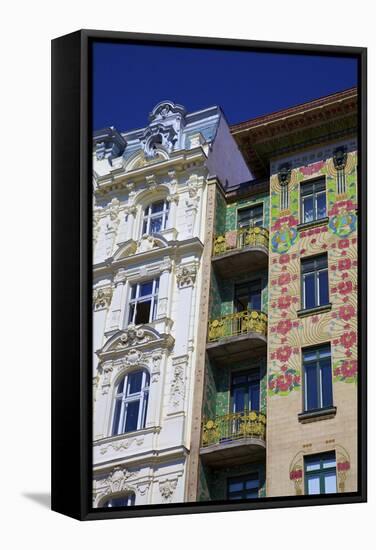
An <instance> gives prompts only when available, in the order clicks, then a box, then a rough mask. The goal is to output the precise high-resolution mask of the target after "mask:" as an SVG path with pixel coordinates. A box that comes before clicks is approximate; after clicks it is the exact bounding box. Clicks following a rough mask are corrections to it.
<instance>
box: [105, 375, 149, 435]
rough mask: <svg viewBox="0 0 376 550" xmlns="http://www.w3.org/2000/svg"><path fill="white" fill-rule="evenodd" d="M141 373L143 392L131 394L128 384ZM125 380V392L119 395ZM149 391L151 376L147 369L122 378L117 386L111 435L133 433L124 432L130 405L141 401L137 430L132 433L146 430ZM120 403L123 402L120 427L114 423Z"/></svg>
mask: <svg viewBox="0 0 376 550" xmlns="http://www.w3.org/2000/svg"><path fill="white" fill-rule="evenodd" d="M139 372H142V379H141V390H140V391H139V392H136V393H132V394H129V384H128V382H129V378H130V377H131V376H132V375H134V374H136V373H139ZM123 380H124V385H123V391H122V392H120V393H119V386H120V384H121V383H122V381H123ZM149 391H150V375H149V373H148V372H147V370H145V369H138V370H134V371H131V372H129V373H127V374H125V376H123V377H122V378H120V380H119V381H118V383H117V385H116V390H115V396H114V406H113V410H112V415H111V419H112V427H111V434H112V435H113V436H116V435H120V434H124V433H132V432H131V431H129V432H126V431H124V429H125V423H126V419H127V408H128V404H129V403H133V402H135V401H139V402H140V406H139V409H138V417H137V428H136V430H132V431H137V430H142V429H143V428H145V425H146V417H147V412H148V411H147V410H148V401H149ZM118 401H121V406H120V414H119V421H118V425H117V426H115V425H114V422H115V414H116V404H117V402H118Z"/></svg>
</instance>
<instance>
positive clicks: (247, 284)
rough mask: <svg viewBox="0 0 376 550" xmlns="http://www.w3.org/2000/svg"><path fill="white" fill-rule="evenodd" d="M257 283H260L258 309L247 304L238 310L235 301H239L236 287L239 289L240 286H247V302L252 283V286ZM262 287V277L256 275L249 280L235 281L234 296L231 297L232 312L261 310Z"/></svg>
mask: <svg viewBox="0 0 376 550" xmlns="http://www.w3.org/2000/svg"><path fill="white" fill-rule="evenodd" d="M257 283H260V309H249V307H248V306H247V308H246V309H242V310H238V309H237V301H239V300H238V298H237V296H236V292H237V289H239V288H240V287H247V288H248V303H249V297H250V295H251V292H250V289H251V287H252V285H254V287H256V286H257ZM263 288H264V285H263V279H262V277H256V278H254V279H251V280H250V281H244V282H243V283H235V284H234V298H233V308H234V312H236V313H240V312H241V311H262V291H263Z"/></svg>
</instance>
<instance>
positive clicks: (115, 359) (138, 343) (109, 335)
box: [93, 143, 208, 506]
mask: <svg viewBox="0 0 376 550" xmlns="http://www.w3.org/2000/svg"><path fill="white" fill-rule="evenodd" d="M194 145H195V143H194ZM196 145H198V147H197V150H195V159H194V161H192V162H187V159H186V158H185V157H184V156H183V157H181V158H180V157H179V158H177V159H176V161H175V162H174V166H173V167H172V168H170V164H171V158H169V159H165V161H162V162H159V163H158V165H157V164H155V163H151V164H150V165H149V166H148V165H147V164H146V165H145V164H143V163H142V162H141V166H140V167H137V162H136V160H137V159H136V160H135V159H134V158H133V159H132V160H131V162H132V166H133V167H134V166H135V165H136V168H133V169H132V170H128V171H127V166H126V165H125V166H124V165H123V166H122V167H121V169H119V163H117V164H116V166H115V168H114V166H112V167H111V168H110V165H109V163H108V161H107V160H101V161H96V159H95V157H94V172H95V173H96V174H97V175H98V174H100V178H97V179H96V182H95V209H94V220H93V221H94V229H93V233H94V234H93V237H94V246H93V262H94V289H93V293H94V294H93V319H94V322H93V330H94V333H93V343H94V359H93V388H94V426H93V428H94V430H93V434H94V443H93V464H94V486H93V502H94V506H101V505H103V502H104V501H105V500H106V499H108V498H110V497H111V496H114V497H116V496H119V495H121V494H124V493H126V492H129V491H132V492H134V493H135V495H136V504H159V503H168V502H183V501H184V485H185V475H186V456H187V453H188V451H189V434H190V423H189V416H190V415H189V410H190V409H189V408H190V405H191V401H192V395H191V393H192V391H193V379H194V364H195V349H194V342H195V338H196V335H197V321H198V311H197V309H198V308H197V304H198V302H199V289H200V277H201V274H200V262H201V254H202V250H203V235H204V224H205V207H206V177H207V175H208V174H207V171H206V169H205V167H204V163H205V160H206V156H205V153H204V149H203V148H202V147H201V145H200V143H198V144H196ZM98 163H99V164H100V166H98ZM104 163H107V165H108V171H107V172H106V171H105V169H104ZM116 170H117V172H116ZM111 172H114V173H115V172H116V177H115V178H113V177H112V176H111ZM140 172H142V173H141V174H140ZM120 176H121V177H120ZM116 178H118V179H119V182H120V183H119V185H118V188H117V189H116V188H115V189H114V188H113V187H114V185H113V181H114V179H115V181H116ZM98 182H99V185H98ZM101 186H102V189H100V188H101ZM106 186H107V188H106V190H105V191H104V187H106ZM111 186H112V188H111ZM164 198H166V199H167V200H168V201H169V204H170V212H169V221H168V225H167V227H166V229H164V230H163V231H161V233H160V234H159V235H158V236H149V237H143V236H142V234H141V232H142V217H143V210H144V208H145V207H146V206H147V205H148V204H150V203H151V202H154V201H157V200H160V199H164ZM153 277H159V281H160V282H159V294H158V309H157V318H156V319H155V320H154V321H153V322H151V323H150V324H148V325H142V326H141V327H136V332H137V330H139V329H141V332H143V335H142V337H140V338H139V337H138V336H135V334H134V333H133V332H132V330H133V329H132V327H131V328H130V331H129V332H128V328H129V327H127V319H128V317H127V314H128V307H129V299H130V288H131V284H133V283H135V282H139V281H142V280H148V279H150V278H153ZM140 334H141V333H140ZM124 335H125V336H124ZM139 367H142V368H145V369H147V370H148V372H149V373H150V377H151V378H150V393H149V403H148V410H147V418H146V425H145V428H144V429H141V430H138V431H135V432H129V433H126V434H121V435H116V436H112V435H111V426H112V415H113V409H114V391H115V387H116V384H117V381H118V380H119V377H121V376H123V375H124V374H125V373H126V372H130V371H131V370H134V369H137V368H139Z"/></svg>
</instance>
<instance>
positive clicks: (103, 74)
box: [93, 42, 357, 131]
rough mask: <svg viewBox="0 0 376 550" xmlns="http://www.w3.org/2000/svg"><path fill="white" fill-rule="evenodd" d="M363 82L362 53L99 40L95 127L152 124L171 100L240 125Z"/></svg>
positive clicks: (95, 66) (95, 57)
mask: <svg viewBox="0 0 376 550" xmlns="http://www.w3.org/2000/svg"><path fill="white" fill-rule="evenodd" d="M356 85H357V60H356V59H355V58H343V57H324V56H308V55H291V54H284V53H281V54H275V53H258V52H257V53H256V52H247V51H228V50H227V51H226V50H208V49H200V48H177V47H172V46H153V45H134V44H122V43H107V42H96V43H94V45H93V128H94V130H97V129H100V128H104V127H106V126H115V127H116V128H117V129H118V130H120V131H128V130H132V129H135V128H139V127H143V126H146V125H147V124H148V114H149V112H150V111H151V110H152V108H153V107H154V106H155V105H156V104H157V103H158V102H159V101H161V100H165V99H171V100H172V101H174V102H175V103H180V104H182V105H184V107H185V108H186V109H187V111H188V112H192V111H195V110H198V109H203V108H205V107H209V106H211V105H219V106H221V107H222V109H223V111H224V113H225V115H226V118H227V120H228V122H229V123H230V124H235V123H237V122H242V121H244V120H248V119H250V118H254V117H256V116H260V115H263V114H266V113H270V112H273V111H277V110H279V109H284V108H286V107H291V106H293V105H297V104H299V103H303V102H305V101H309V100H312V99H315V98H318V97H321V96H324V95H328V94H331V93H334V92H338V91H341V90H344V89H346V88H350V87H352V86H356Z"/></svg>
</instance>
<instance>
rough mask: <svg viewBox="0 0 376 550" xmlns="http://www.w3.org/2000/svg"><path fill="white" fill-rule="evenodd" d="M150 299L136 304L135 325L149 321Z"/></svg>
mask: <svg viewBox="0 0 376 550" xmlns="http://www.w3.org/2000/svg"><path fill="white" fill-rule="evenodd" d="M150 306H151V301H150V300H148V301H146V302H139V303H138V304H137V311H136V318H135V320H134V323H135V325H142V324H145V323H148V322H149V316H150Z"/></svg>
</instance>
